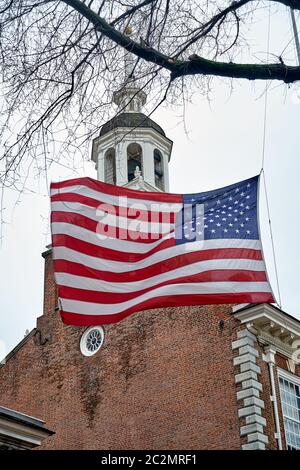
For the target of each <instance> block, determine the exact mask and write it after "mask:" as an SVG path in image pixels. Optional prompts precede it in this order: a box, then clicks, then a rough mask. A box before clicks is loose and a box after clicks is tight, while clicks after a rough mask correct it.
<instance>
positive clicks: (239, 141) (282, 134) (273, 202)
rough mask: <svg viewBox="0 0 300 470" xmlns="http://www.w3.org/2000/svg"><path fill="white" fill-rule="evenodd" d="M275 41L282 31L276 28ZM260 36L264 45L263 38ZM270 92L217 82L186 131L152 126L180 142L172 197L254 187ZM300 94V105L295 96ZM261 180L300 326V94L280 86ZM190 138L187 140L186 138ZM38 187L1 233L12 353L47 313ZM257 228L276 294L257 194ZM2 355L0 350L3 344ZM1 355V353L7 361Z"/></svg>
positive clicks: (174, 125)
mask: <svg viewBox="0 0 300 470" xmlns="http://www.w3.org/2000/svg"><path fill="white" fill-rule="evenodd" d="M285 26H286V28H285V29H284V28H281V33H282V35H283V36H284V38H285V39H284V41H283V42H282V41H281V40H280V39H278V44H279V45H278V51H279V50H280V47H282V46H283V43H284V42H287V41H288V40H289V39H290V37H289V36H288V35H287V33H288V31H290V25H289V23H288V21H287V22H286V24H285ZM273 28H274V29H273V34H274V32H276V37H277V36H278V35H277V31H279V28H280V24H279V23H276V22H275V24H274V25H273ZM259 33H260V34H261V37H262V38H265V29H264V28H262V27H260V29H259ZM264 88H265V84H263V83H255V84H254V83H251V82H247V81H239V82H235V85H234V91H233V93H230V90H229V88H228V87H227V86H226V85H225V84H224V82H223V81H222V80H218V79H217V80H215V83H214V88H213V94H212V101H210V103H209V102H208V100H207V99H206V97H203V96H196V97H195V99H194V103H193V104H192V105H189V106H188V107H187V110H186V113H185V118H186V119H185V123H183V120H182V117H181V112H180V111H179V110H178V112H177V111H174V110H170V109H166V108H161V109H160V110H158V111H157V112H156V113H155V114H154V115H152V116H151V117H152V118H153V119H154V120H156V121H157V122H158V123H159V124H160V125H161V126H162V127H163V128H164V130H165V132H166V135H167V136H168V137H169V138H170V139H172V140H173V141H174V147H173V152H172V157H171V162H170V191H171V192H176V193H189V192H201V191H206V190H210V189H214V188H217V187H221V186H225V185H228V184H231V183H234V182H236V181H239V180H242V179H246V178H249V177H251V176H254V175H256V174H258V173H259V172H260V169H261V164H262V149H263V123H264V97H263V91H264ZM297 94H299V98H298V97H297ZM267 110H268V113H267V128H266V148H265V165H264V168H265V176H266V182H267V191H268V198H269V204H270V215H271V221H272V230H273V237H274V244H275V253H276V261H277V269H278V276H279V285H280V294H281V300H282V308H283V310H285V311H286V312H287V313H289V314H291V315H294V316H295V317H297V318H299V319H300V301H299V298H300V296H299V281H298V276H299V274H298V273H299V272H300V256H299V254H298V239H299V220H298V216H299V205H300V196H299V188H298V186H299V173H300V155H299V149H300V145H299V144H300V142H299V140H300V131H299V129H300V126H299V123H300V119H299V118H300V86H299V85H298V86H295V85H294V86H292V87H290V88H288V87H287V86H286V85H280V84H279V83H278V82H274V83H273V84H271V86H270V87H269V92H268V108H267ZM186 131H187V133H186ZM86 158H87V160H86V163H85V164H84V165H83V166H82V168H81V169H80V174H81V176H84V175H88V176H91V177H95V178H96V171H95V169H94V165H93V164H92V163H91V162H89V155H87V156H86ZM74 176H78V170H77V172H76V174H75V173H74V172H73V171H72V168H70V169H64V170H62V168H61V167H60V168H59V167H56V168H53V170H52V172H51V173H50V177H51V178H52V179H53V180H55V179H56V180H62V179H66V178H71V177H74ZM30 181H31V183H32V188H34V191H35V193H34V194H31V195H23V196H22V198H21V201H20V203H19V204H18V205H15V201H16V197H17V195H16V194H15V193H14V192H13V191H6V193H5V201H4V206H5V208H6V211H5V212H6V220H7V221H8V222H9V224H5V225H4V226H3V227H2V231H3V239H2V245H1V248H0V267H1V269H0V296H1V297H0V298H1V304H0V305H1V314H0V342H1V341H2V349H3V343H4V347H5V351H0V355H2V354H3V352H5V353H7V352H9V350H10V349H11V348H12V347H14V346H15V345H16V344H17V342H18V341H20V340H21V339H22V338H23V336H24V333H25V330H26V329H29V330H30V329H32V328H33V327H34V326H35V323H36V318H37V317H38V316H39V315H41V314H42V301H43V269H44V266H43V258H42V257H41V253H42V252H43V251H44V250H45V247H46V245H47V244H48V243H49V242H50V233H49V197H48V192H47V188H46V183H45V182H44V183H41V182H37V181H36V180H34V179H33V178H32V179H30V180H29V183H30ZM260 221H261V228H262V238H263V246H264V251H265V257H266V261H267V268H268V272H269V277H270V280H271V283H272V287H273V290H274V293H275V295H276V297H277V299H279V296H278V290H277V286H276V278H275V270H274V259H273V256H272V250H271V242H270V231H269V225H268V220H267V213H266V204H265V194H264V191H261V199H260ZM0 348H1V345H0ZM1 353H2V354H1Z"/></svg>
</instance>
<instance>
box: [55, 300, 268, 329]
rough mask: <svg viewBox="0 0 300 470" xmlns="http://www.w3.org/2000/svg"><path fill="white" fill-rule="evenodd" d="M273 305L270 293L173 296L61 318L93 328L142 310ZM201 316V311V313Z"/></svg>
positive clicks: (70, 322) (64, 315) (67, 321)
mask: <svg viewBox="0 0 300 470" xmlns="http://www.w3.org/2000/svg"><path fill="white" fill-rule="evenodd" d="M264 302H267V303H272V302H274V298H273V296H272V294H271V293H270V292H239V293H233V294H194V295H191V294H189V295H172V296H165V297H157V298H154V299H153V298H152V299H148V300H146V301H144V302H141V303H140V304H136V305H134V307H131V308H129V309H127V310H126V311H124V312H121V313H116V314H112V315H83V314H79V313H72V312H64V311H61V312H60V313H61V317H62V319H63V322H64V323H65V324H66V325H75V326H91V325H105V324H109V323H116V322H118V321H120V320H123V319H124V318H126V317H127V316H128V315H130V314H131V313H135V312H137V311H141V310H146V309H147V310H148V309H153V308H164V307H179V306H186V305H209V304H239V303H264ZM199 314H200V315H201V310H200V311H199Z"/></svg>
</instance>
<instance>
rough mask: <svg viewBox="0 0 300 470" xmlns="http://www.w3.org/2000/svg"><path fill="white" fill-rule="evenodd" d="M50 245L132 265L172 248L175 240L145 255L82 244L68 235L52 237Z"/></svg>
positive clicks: (162, 244)
mask: <svg viewBox="0 0 300 470" xmlns="http://www.w3.org/2000/svg"><path fill="white" fill-rule="evenodd" d="M52 243H53V246H55V247H58V246H64V247H66V248H70V249H71V250H75V251H77V252H80V253H84V254H85V255H89V256H94V257H95V258H102V259H108V260H112V261H125V262H128V263H134V262H136V261H141V260H143V259H145V258H147V257H148V256H150V255H153V254H154V253H156V252H157V251H161V250H162V249H164V248H170V247H172V246H174V245H175V238H168V239H167V240H164V241H162V242H161V243H160V244H159V245H158V246H156V247H154V248H152V249H151V250H149V251H147V253H126V252H123V251H116V250H111V249H110V248H104V247H101V246H98V245H93V244H92V243H88V242H84V241H82V240H79V239H78V238H74V237H70V236H69V235H53V236H52ZM99 262H101V260H99Z"/></svg>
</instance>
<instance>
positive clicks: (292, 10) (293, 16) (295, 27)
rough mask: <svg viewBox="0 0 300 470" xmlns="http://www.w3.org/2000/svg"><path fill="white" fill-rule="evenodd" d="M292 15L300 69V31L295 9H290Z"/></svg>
mask: <svg viewBox="0 0 300 470" xmlns="http://www.w3.org/2000/svg"><path fill="white" fill-rule="evenodd" d="M290 13H291V20H292V26H293V33H294V38H295V46H296V54H297V59H298V65H299V67H300V41H299V35H298V30H297V24H296V18H295V12H294V9H293V8H290Z"/></svg>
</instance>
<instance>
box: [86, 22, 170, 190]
mask: <svg viewBox="0 0 300 470" xmlns="http://www.w3.org/2000/svg"><path fill="white" fill-rule="evenodd" d="M127 34H128V35H130V34H131V30H130V29H129V28H127ZM135 62H136V59H135V58H134V56H133V55H132V54H130V53H128V52H126V53H125V64H124V69H125V80H124V84H123V86H122V88H121V89H120V90H118V91H116V92H115V93H114V94H113V102H114V103H115V104H116V105H117V106H118V112H117V114H116V116H115V117H114V118H112V119H111V120H110V121H108V122H107V123H106V124H104V125H103V126H102V128H101V131H100V135H99V137H97V138H96V139H94V140H93V148H92V160H93V161H94V162H95V164H96V169H97V178H98V180H100V181H104V182H106V183H110V184H116V185H117V186H125V187H128V188H131V189H142V190H144V191H166V192H168V191H169V168H168V166H169V161H170V157H171V151H172V145H173V142H172V141H171V140H170V139H168V138H167V137H166V135H165V132H164V131H163V129H162V128H161V127H160V126H159V125H158V124H156V122H154V121H153V120H152V119H150V118H149V117H147V116H146V115H145V114H143V113H142V108H143V106H144V104H145V103H146V99H147V95H146V93H145V92H144V91H143V90H141V89H140V87H139V86H138V84H137V83H136V80H135V78H134V68H135Z"/></svg>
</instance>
